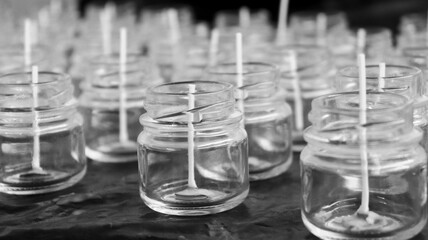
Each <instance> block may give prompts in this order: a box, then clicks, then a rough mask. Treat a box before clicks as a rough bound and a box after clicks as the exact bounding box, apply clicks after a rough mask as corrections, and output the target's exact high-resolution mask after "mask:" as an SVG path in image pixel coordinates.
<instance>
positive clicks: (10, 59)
mask: <svg viewBox="0 0 428 240" xmlns="http://www.w3.org/2000/svg"><path fill="white" fill-rule="evenodd" d="M29 60H30V62H29V63H26V62H25V61H26V60H25V53H24V49H23V47H22V45H18V44H7V45H0V74H8V73H16V72H24V71H30V70H31V66H32V65H37V66H38V67H39V69H41V70H44V71H50V70H53V68H54V67H53V65H52V64H50V62H49V59H48V58H47V49H46V48H45V47H44V46H41V45H38V46H33V49H32V51H31V54H30V59H29Z"/></svg>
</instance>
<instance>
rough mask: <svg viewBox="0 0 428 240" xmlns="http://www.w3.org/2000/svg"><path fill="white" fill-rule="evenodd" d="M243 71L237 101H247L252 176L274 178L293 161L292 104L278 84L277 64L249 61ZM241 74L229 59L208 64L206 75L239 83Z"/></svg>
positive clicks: (257, 178) (209, 77) (206, 77)
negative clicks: (215, 64)
mask: <svg viewBox="0 0 428 240" xmlns="http://www.w3.org/2000/svg"><path fill="white" fill-rule="evenodd" d="M243 72H244V74H243V86H242V87H240V88H236V91H237V93H236V97H237V104H240V102H241V101H243V104H244V122H245V130H246V131H247V134H248V148H249V153H248V154H249V155H248V162H249V168H250V180H251V181H254V180H262V179H268V178H272V177H275V176H278V175H279V174H281V173H283V172H285V171H287V169H288V168H289V167H290V165H291V162H292V150H291V146H292V136H291V128H292V113H291V108H290V106H289V105H288V104H287V103H286V102H285V101H284V98H285V95H284V94H285V92H284V91H283V90H282V89H280V88H279V86H278V85H279V82H278V68H277V67H276V66H273V65H270V64H265V63H255V62H254V63H251V62H249V63H244V64H243ZM237 76H238V75H237V72H236V64H234V63H230V64H227V63H225V64H219V65H217V66H213V67H210V68H208V69H207V71H206V75H205V77H204V79H207V80H211V81H219V82H227V83H230V84H233V85H234V86H235V87H236V84H237V83H236V79H237ZM240 93H241V94H240Z"/></svg>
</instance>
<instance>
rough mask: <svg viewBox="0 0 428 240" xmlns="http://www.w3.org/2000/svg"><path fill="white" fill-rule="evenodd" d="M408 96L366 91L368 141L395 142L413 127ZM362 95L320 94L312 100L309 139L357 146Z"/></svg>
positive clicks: (306, 135) (353, 93)
mask: <svg viewBox="0 0 428 240" xmlns="http://www.w3.org/2000/svg"><path fill="white" fill-rule="evenodd" d="M412 104H413V103H412V101H411V100H409V99H408V98H406V97H404V96H401V95H398V94H394V93H385V92H367V110H366V113H367V124H365V125H364V126H363V127H365V128H366V129H367V139H368V143H369V144H370V143H371V142H388V141H396V140H397V139H398V138H399V137H402V136H403V135H405V134H407V133H409V132H412V130H413V107H412ZM359 115H360V108H359V94H358V92H344V93H337V94H331V95H327V96H322V97H318V98H316V99H314V100H313V102H312V111H311V112H310V114H309V120H310V121H311V123H312V126H311V127H310V128H309V129H307V130H306V132H305V139H306V140H307V141H308V142H311V141H312V142H313V141H317V140H316V139H322V138H324V139H328V140H329V141H333V139H335V140H334V141H339V142H341V144H351V145H358V127H359V126H360V124H359Z"/></svg>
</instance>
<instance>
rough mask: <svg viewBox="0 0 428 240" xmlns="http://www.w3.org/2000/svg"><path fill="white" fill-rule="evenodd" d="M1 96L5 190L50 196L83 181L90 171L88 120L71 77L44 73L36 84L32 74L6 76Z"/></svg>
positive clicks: (0, 169) (0, 188) (0, 161)
mask: <svg viewBox="0 0 428 240" xmlns="http://www.w3.org/2000/svg"><path fill="white" fill-rule="evenodd" d="M0 96H1V99H2V101H1V103H0V109H1V110H0V138H1V140H0V143H1V149H0V192H4V193H8V194H16V195H30V194H40V193H48V192H53V191H58V190H61V189H64V188H68V187H70V186H72V185H74V184H76V183H77V182H78V181H80V180H81V179H82V178H83V176H84V175H85V172H86V157H85V149H84V147H85V140H84V137H83V128H82V124H83V119H82V117H81V115H80V114H79V113H78V112H77V110H76V100H75V99H74V98H73V87H72V85H71V80H70V77H69V76H67V75H63V74H59V73H53V72H40V73H39V81H38V83H32V75H31V73H29V72H26V73H12V74H6V75H3V76H1V77H0ZM34 96H37V97H34ZM36 98H37V99H36ZM35 139H38V144H37V141H36V140H35ZM37 149H38V150H37Z"/></svg>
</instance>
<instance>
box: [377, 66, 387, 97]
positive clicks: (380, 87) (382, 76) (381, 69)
mask: <svg viewBox="0 0 428 240" xmlns="http://www.w3.org/2000/svg"><path fill="white" fill-rule="evenodd" d="M385 75H386V64H385V63H384V62H382V63H379V85H378V91H379V92H383V91H384V90H383V89H384V88H385Z"/></svg>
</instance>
